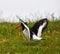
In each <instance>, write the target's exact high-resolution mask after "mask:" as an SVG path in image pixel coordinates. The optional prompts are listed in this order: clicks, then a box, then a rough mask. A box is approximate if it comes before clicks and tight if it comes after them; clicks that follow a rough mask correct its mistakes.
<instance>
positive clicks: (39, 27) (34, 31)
mask: <svg viewBox="0 0 60 54" xmlns="http://www.w3.org/2000/svg"><path fill="white" fill-rule="evenodd" d="M17 18H18V19H19V22H20V23H21V27H22V30H23V33H24V34H25V36H26V37H27V38H28V39H29V40H41V39H42V37H41V34H42V31H43V30H44V29H45V28H46V27H47V24H48V20H47V18H45V19H41V20H39V21H37V22H36V23H35V24H34V26H33V27H32V28H29V27H28V26H27V23H25V22H24V21H23V20H22V19H20V18H19V17H18V16H17ZM19 27H20V25H19V26H17V27H16V28H19Z"/></svg>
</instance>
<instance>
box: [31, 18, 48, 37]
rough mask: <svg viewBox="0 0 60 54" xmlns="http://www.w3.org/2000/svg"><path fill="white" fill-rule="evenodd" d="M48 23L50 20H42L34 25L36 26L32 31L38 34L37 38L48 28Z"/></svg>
mask: <svg viewBox="0 0 60 54" xmlns="http://www.w3.org/2000/svg"><path fill="white" fill-rule="evenodd" d="M47 23H48V20H47V19H46V18H45V19H42V20H40V21H38V22H36V23H35V24H34V26H33V27H32V28H30V29H31V30H32V31H33V32H34V33H35V34H36V36H38V37H40V36H41V33H42V31H43V30H44V29H45V28H46V26H47Z"/></svg>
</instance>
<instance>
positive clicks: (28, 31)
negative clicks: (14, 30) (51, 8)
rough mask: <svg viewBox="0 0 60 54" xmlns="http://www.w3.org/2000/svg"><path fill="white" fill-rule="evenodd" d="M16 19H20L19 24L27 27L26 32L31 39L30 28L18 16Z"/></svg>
mask: <svg viewBox="0 0 60 54" xmlns="http://www.w3.org/2000/svg"><path fill="white" fill-rule="evenodd" d="M16 17H17V18H18V19H19V22H20V23H22V24H23V25H24V26H25V28H26V32H27V34H28V36H29V38H30V30H29V28H28V26H27V25H26V24H25V22H24V21H23V20H22V19H20V18H19V17H18V16H16Z"/></svg>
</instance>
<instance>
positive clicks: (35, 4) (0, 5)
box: [0, 0, 60, 19]
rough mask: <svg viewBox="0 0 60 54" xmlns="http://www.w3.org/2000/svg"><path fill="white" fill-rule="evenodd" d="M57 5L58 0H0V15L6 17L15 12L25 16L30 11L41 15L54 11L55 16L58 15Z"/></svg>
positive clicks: (58, 7)
mask: <svg viewBox="0 0 60 54" xmlns="http://www.w3.org/2000/svg"><path fill="white" fill-rule="evenodd" d="M59 5H60V0H0V16H1V15H2V16H3V17H4V18H7V17H11V16H15V15H16V14H17V15H19V16H21V17H25V16H30V15H31V13H32V14H34V13H36V14H42V15H43V16H46V15H48V13H55V16H60V6H59ZM1 13H2V14H1ZM10 19H11V18H10Z"/></svg>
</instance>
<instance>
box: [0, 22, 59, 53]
mask: <svg viewBox="0 0 60 54" xmlns="http://www.w3.org/2000/svg"><path fill="white" fill-rule="evenodd" d="M18 24H19V23H0V54H60V21H56V22H49V23H48V26H47V28H46V29H45V30H44V32H43V34H42V38H44V39H45V40H40V41H28V40H27V39H26V38H25V36H24V35H23V33H22V30H21V28H19V29H15V26H16V25H18ZM33 24H34V23H29V24H28V26H29V27H32V25H33Z"/></svg>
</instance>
